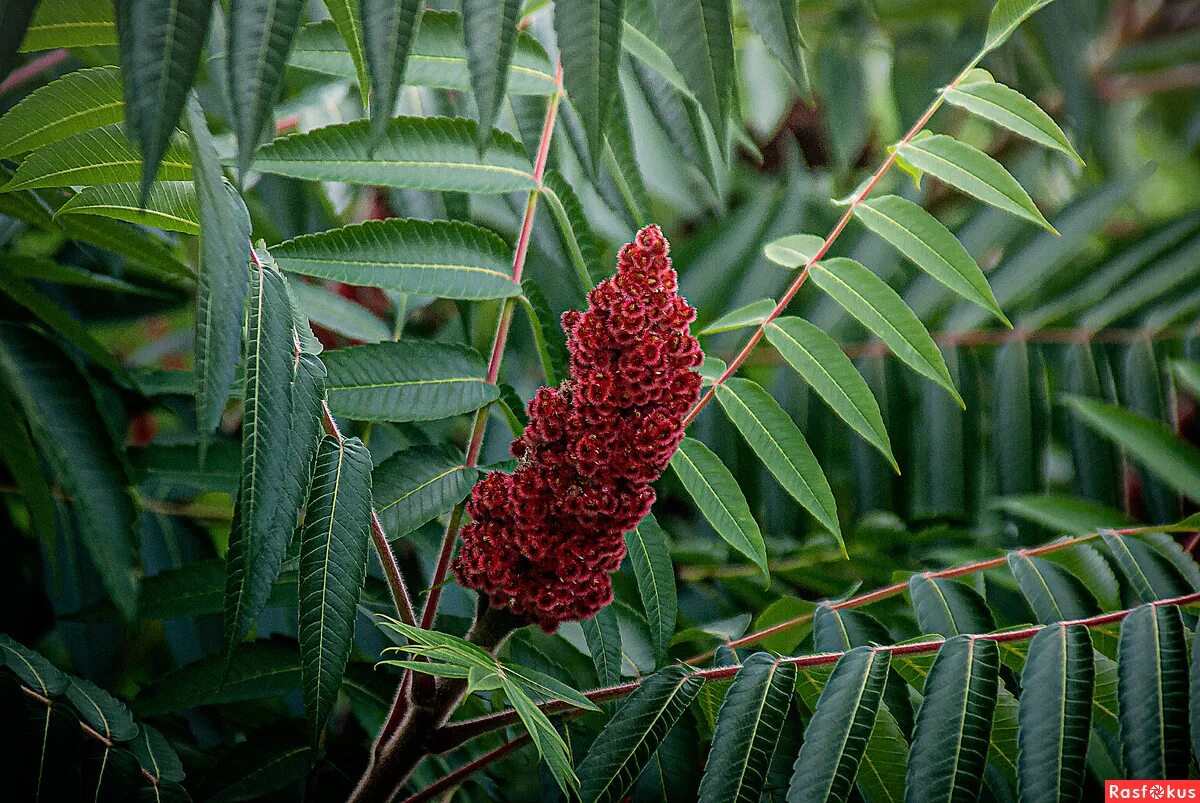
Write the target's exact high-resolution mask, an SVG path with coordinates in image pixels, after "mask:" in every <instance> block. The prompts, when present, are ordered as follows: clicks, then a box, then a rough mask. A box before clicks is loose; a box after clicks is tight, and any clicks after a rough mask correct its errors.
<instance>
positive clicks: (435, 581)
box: [421, 62, 563, 630]
mask: <svg viewBox="0 0 1200 803" xmlns="http://www.w3.org/2000/svg"><path fill="white" fill-rule="evenodd" d="M554 81H555V90H554V94H553V95H551V96H550V102H549V104H548V105H547V106H546V118H545V120H544V121H543V123H542V136H541V139H540V140H539V141H538V150H537V157H536V159H535V160H534V164H533V180H534V183H535V184H536V185H537V186H535V187H534V188H533V189H531V190H530V191H529V198H528V199H527V200H526V202H525V214H524V216H523V217H522V219H521V231H520V234H519V235H518V236H517V246H516V248H515V249H514V251H513V267H512V279H513V281H514V282H516V283H517V284H520V283H521V274H522V273H523V272H524V270H525V258H526V257H527V256H528V254H529V240H530V237H531V236H532V234H533V219H534V217H535V215H536V214H537V204H538V198H540V197H541V194H542V179H543V178H544V177H545V175H546V161H547V160H548V158H549V156H550V141H551V140H552V139H553V138H554V124H555V121H556V120H557V119H558V106H559V103H560V101H561V100H562V93H563V91H562V64H561V62H560V63H559V64H558V66H557V68H556V69H555V74H554ZM514 309H515V303H514V301H513V299H511V298H509V299H506V300H505V301H504V307H503V308H502V309H501V311H500V320H499V321H498V322H497V323H496V335H495V337H494V338H492V355H491V358H490V359H489V360H488V372H487V381H488V383H489V384H493V385H494V384H496V381H497V380H498V379H499V378H500V363H501V362H502V361H503V359H504V347H505V346H506V345H507V343H508V332H509V329H510V327H511V326H512V318H513V310H514ZM487 417H488V408H487V407H486V406H485V407H482V408H480V409H479V410H478V411H476V413H475V424H474V426H473V427H472V428H471V437H470V440H469V441H468V443H467V459H466V466H467V468H473V467H474V466H475V465H477V464H478V462H479V454H480V452H481V451H482V449H483V436H484V433H485V432H486V431H487ZM462 516H463V503H461V502H460V503H459V504H458V505H455V507H454V510H453V511H451V513H450V518H449V520H448V521H447V522H446V532H445V535H443V536H442V547H441V551H440V552H439V553H438V561H437V566H436V568H435V569H434V571H433V578H432V580H431V581H430V584H429V595H428V596H427V597H426V599H425V607H424V608H423V609H422V611H421V627H423V628H425V629H427V630H428V629H429V628H431V627H432V626H433V622H434V620H435V619H436V618H437V609H438V603H440V602H441V597H442V586H443V585H444V583H445V582H446V576H447V575H448V574H449V573H450V559H451V558H452V557H453V556H454V541H455V539H456V538H457V537H458V528H459V525H460V524H462Z"/></svg>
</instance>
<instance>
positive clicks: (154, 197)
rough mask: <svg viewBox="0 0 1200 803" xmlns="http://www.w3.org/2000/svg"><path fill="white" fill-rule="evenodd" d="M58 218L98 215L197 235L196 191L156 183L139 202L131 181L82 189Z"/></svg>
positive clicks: (191, 187) (185, 184) (137, 188)
mask: <svg viewBox="0 0 1200 803" xmlns="http://www.w3.org/2000/svg"><path fill="white" fill-rule="evenodd" d="M55 214H58V215H69V214H84V215H99V216H100V217H109V218H113V219H115V220H124V221H126V222H128V223H136V224H138V225H141V226H153V227H155V228H159V229H163V230H164V231H177V232H180V233H181V234H200V211H199V208H198V205H197V201H196V188H195V185H194V184H193V183H192V182H190V181H157V182H154V184H152V185H151V186H150V192H149V194H148V195H147V196H146V197H145V199H143V198H142V197H141V187H140V186H139V185H138V184H135V183H133V182H129V183H125V184H102V185H99V186H95V187H84V188H83V189H82V190H80V191H79V192H78V193H76V194H75V195H73V196H71V197H70V198H69V199H68V200H67V202H66V203H64V204H63V205H62V206H60V207H59V208H58V211H57V212H56V213H55Z"/></svg>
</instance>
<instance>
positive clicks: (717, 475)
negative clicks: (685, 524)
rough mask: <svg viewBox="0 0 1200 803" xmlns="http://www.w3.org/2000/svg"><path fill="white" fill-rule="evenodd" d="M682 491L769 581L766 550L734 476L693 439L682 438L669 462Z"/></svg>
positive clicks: (711, 453) (707, 449)
mask: <svg viewBox="0 0 1200 803" xmlns="http://www.w3.org/2000/svg"><path fill="white" fill-rule="evenodd" d="M671 467H672V468H673V469H675V473H676V475H677V476H678V477H679V480H680V482H682V483H683V487H684V488H686V489H687V492H688V494H689V495H690V496H691V497H692V500H693V501H695V503H696V506H697V507H699V508H700V512H701V513H703V514H704V518H705V519H707V520H708V523H709V524H711V525H712V526H713V529H715V530H716V531H717V534H718V535H719V536H721V538H722V539H723V540H724V541H725V542H726V543H727V544H729V545H730V546H732V547H733V548H734V549H736V550H737V551H738V552H740V553H741V554H742V555H744V556H745V557H747V558H749V559H750V560H752V561H754V563H755V565H757V566H758V568H759V569H761V570H762V573H763V576H764V577H766V578H768V580H769V579H770V571H769V570H768V568H767V548H766V545H765V544H764V543H763V537H762V533H761V532H760V531H759V529H758V524H757V523H756V522H755V521H754V517H753V516H752V515H751V514H750V506H749V505H748V504H747V503H746V497H745V496H744V495H743V494H742V489H741V488H740V487H739V486H738V482H737V480H736V479H734V477H733V474H731V473H730V471H729V469H728V468H726V467H725V464H724V463H722V462H721V458H719V457H717V456H716V455H715V454H713V452H712V450H711V449H709V448H708V447H707V446H705V445H704V444H703V443H701V442H700V441H698V440H695V439H694V438H684V439H683V442H682V443H681V444H679V450H678V451H677V452H676V453H675V456H674V457H672V458H671Z"/></svg>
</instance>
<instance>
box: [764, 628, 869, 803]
mask: <svg viewBox="0 0 1200 803" xmlns="http://www.w3.org/2000/svg"><path fill="white" fill-rule="evenodd" d="M888 666H889V653H887V652H884V651H881V650H875V649H873V648H871V647H857V648H855V649H853V650H851V651H849V652H847V653H846V654H845V655H843V656H842V657H841V658H840V659H839V660H838V662H837V666H835V667H834V670H833V674H832V675H830V677H829V680H828V682H826V684H825V688H824V689H823V690H822V691H821V697H820V700H819V701H818V702H817V707H816V711H815V712H814V714H813V718H812V720H811V721H810V722H809V725H808V728H807V729H806V730H805V734H804V743H803V744H802V745H801V747H800V756H799V758H797V759H796V766H795V773H794V774H793V775H792V781H791V785H790V787H789V789H788V798H787V799H788V800H789V801H801V800H808V799H811V798H814V797H815V798H817V799H824V800H831V801H844V800H845V799H846V797H847V795H849V794H850V790H851V788H852V787H853V785H854V778H855V775H856V774H857V773H858V768H859V763H860V762H861V761H862V758H863V753H864V751H865V750H866V747H867V742H868V740H869V739H870V736H871V731H872V729H873V728H874V727H875V718H876V714H877V712H878V710H879V703H880V700H881V699H882V696H883V690H884V686H885V685H886V683H887V678H888Z"/></svg>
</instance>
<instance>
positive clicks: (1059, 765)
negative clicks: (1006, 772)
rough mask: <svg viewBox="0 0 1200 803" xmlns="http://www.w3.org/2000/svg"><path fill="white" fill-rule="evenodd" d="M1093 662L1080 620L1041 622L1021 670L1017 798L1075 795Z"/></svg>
mask: <svg viewBox="0 0 1200 803" xmlns="http://www.w3.org/2000/svg"><path fill="white" fill-rule="evenodd" d="M1094 686H1095V665H1094V662H1093V659H1092V638H1091V635H1090V634H1089V633H1088V629H1087V628H1086V627H1083V626H1082V625H1067V626H1058V627H1047V628H1045V629H1044V630H1042V631H1041V632H1039V633H1038V634H1037V635H1036V636H1034V637H1033V642H1032V643H1031V644H1030V645H1029V657H1028V658H1027V659H1026V661H1025V669H1024V671H1023V672H1022V674H1021V688H1022V690H1023V691H1022V693H1021V701H1020V712H1019V715H1018V716H1019V719H1020V730H1019V732H1018V741H1019V744H1020V753H1019V754H1018V759H1017V761H1018V764H1017V783H1018V792H1019V793H1020V796H1021V799H1022V800H1051V799H1053V800H1079V799H1080V797H1081V795H1082V794H1083V784H1084V780H1085V777H1086V768H1087V750H1088V738H1089V733H1090V731H1091V721H1092V691H1093V688H1094Z"/></svg>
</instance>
